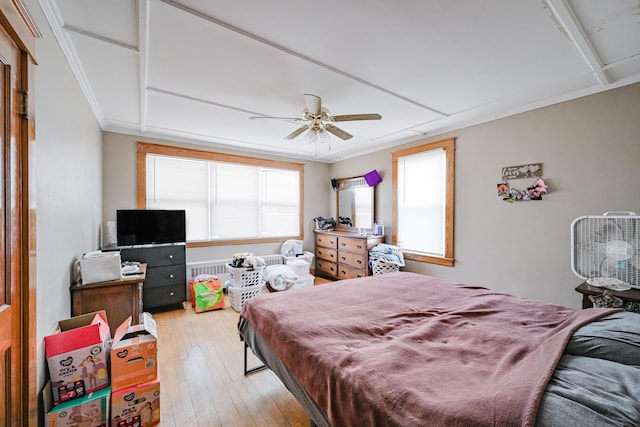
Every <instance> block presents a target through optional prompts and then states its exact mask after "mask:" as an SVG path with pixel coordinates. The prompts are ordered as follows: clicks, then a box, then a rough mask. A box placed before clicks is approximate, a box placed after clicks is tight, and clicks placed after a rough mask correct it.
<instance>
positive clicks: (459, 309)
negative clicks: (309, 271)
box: [238, 272, 640, 427]
mask: <svg viewBox="0 0 640 427" xmlns="http://www.w3.org/2000/svg"><path fill="white" fill-rule="evenodd" d="M238 330H239V333H240V336H241V339H242V340H244V341H245V343H246V345H248V346H249V347H250V348H251V350H252V351H253V352H254V353H255V354H256V356H257V357H258V358H260V359H261V360H262V361H263V362H264V364H265V365H266V366H267V367H268V368H269V369H271V370H272V371H273V372H274V373H275V374H276V375H277V376H278V377H279V378H280V380H281V381H282V382H283V384H284V385H285V386H286V387H287V388H288V389H289V390H290V391H291V393H292V394H293V395H294V396H295V397H296V399H297V400H298V401H299V402H300V404H301V405H302V406H303V408H304V409H305V410H306V411H307V413H308V415H309V417H310V418H311V419H312V420H313V422H314V423H315V424H316V425H318V426H322V427H324V426H335V427H338V426H361V425H366V426H440V425H447V426H469V425H473V426H563V427H570V426H581V427H582V426H586V425H598V426H606V425H625V426H626V425H638V422H639V420H640V315H639V314H635V313H628V312H624V311H620V310H615V309H614V310H612V309H602V308H593V309H587V310H576V309H572V308H567V307H561V306H556V305H552V304H546V303H542V302H537V301H533V300H528V299H523V298H518V297H514V296H510V295H505V294H500V293H496V292H493V291H491V290H489V289H486V288H484V287H480V286H473V285H464V284H455V283H451V282H447V281H444V280H441V279H437V278H433V277H428V276H424V275H419V274H415V273H408V272H397V273H390V274H384V275H380V276H370V277H366V278H359V279H350V280H343V281H338V282H333V283H330V284H324V285H322V286H316V287H313V288H308V289H301V290H295V291H288V292H278V293H273V294H265V295H260V296H258V297H255V298H252V299H251V300H248V301H246V302H245V305H244V307H243V309H242V312H241V313H240V320H239V323H238Z"/></svg>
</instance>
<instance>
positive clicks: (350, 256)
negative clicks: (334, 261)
mask: <svg viewBox="0 0 640 427" xmlns="http://www.w3.org/2000/svg"><path fill="white" fill-rule="evenodd" d="M338 262H339V263H340V264H346V265H348V266H350V267H355V268H361V269H363V270H364V269H365V267H366V265H367V255H366V254H365V255H362V254H355V253H351V252H345V251H340V253H339V254H338Z"/></svg>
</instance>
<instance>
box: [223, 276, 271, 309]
mask: <svg viewBox="0 0 640 427" xmlns="http://www.w3.org/2000/svg"><path fill="white" fill-rule="evenodd" d="M263 288H264V283H259V284H257V285H254V286H242V287H235V286H232V285H230V284H229V282H227V291H228V292H229V304H230V305H231V307H232V308H233V309H234V310H235V311H238V312H239V311H241V310H242V306H243V305H244V303H245V301H247V300H249V299H251V298H253V297H255V296H256V295H260V294H261V293H262V289H263Z"/></svg>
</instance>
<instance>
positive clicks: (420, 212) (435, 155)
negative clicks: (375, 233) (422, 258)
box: [397, 148, 447, 256]
mask: <svg viewBox="0 0 640 427" xmlns="http://www.w3.org/2000/svg"><path fill="white" fill-rule="evenodd" d="M446 182H447V180H446V156H445V151H444V150H443V149H442V148H438V149H433V150H429V151H424V152H420V153H416V154H412V155H407V156H403V157H400V158H399V159H398V202H397V203H398V206H397V209H398V238H397V241H398V244H399V245H400V246H401V247H402V248H403V249H406V250H411V251H415V252H421V253H425V254H430V255H435V256H444V255H445V202H446Z"/></svg>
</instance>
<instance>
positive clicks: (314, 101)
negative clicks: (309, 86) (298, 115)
mask: <svg viewBox="0 0 640 427" xmlns="http://www.w3.org/2000/svg"><path fill="white" fill-rule="evenodd" d="M304 99H305V102H306V103H307V110H308V111H309V114H313V115H314V116H319V115H320V113H321V103H322V101H321V100H320V97H319V96H318V95H312V94H310V93H305V94H304Z"/></svg>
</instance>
